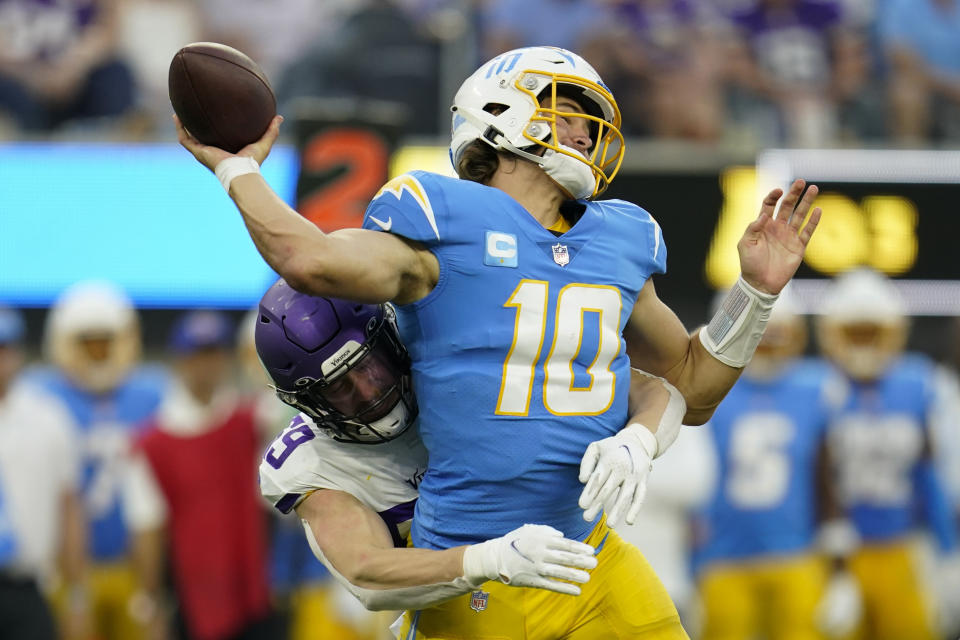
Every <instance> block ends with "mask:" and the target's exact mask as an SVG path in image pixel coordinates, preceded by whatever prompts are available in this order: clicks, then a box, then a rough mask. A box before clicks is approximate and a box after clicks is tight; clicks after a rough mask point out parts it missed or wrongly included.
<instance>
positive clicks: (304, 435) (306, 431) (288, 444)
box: [264, 424, 317, 469]
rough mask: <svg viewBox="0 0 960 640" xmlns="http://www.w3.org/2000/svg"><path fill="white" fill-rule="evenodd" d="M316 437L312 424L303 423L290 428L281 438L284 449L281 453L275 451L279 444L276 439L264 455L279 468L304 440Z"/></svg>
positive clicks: (307, 440)
mask: <svg viewBox="0 0 960 640" xmlns="http://www.w3.org/2000/svg"><path fill="white" fill-rule="evenodd" d="M315 437H317V434H315V433H314V432H313V430H312V429H310V425H308V424H301V425H300V426H299V427H297V428H296V429H290V430H289V431H287V432H286V433H284V434H283V437H281V438H280V444H282V445H283V449H282V450H281V451H280V454H279V455H277V454H276V453H275V452H274V449H275V448H276V446H277V442H276V441H274V443H273V444H272V445H270V448H269V449H267V455H265V456H264V459H265V460H266V461H267V462H269V463H270V466H271V467H273V468H274V469H279V468H280V467H281V466H282V465H283V462H284V461H285V460H286V459H287V458H289V457H290V454H291V453H293V450H294V449H296V448H297V447H299V446H300V445H301V444H303V443H304V442H309V441H310V440H313V439H314V438H315Z"/></svg>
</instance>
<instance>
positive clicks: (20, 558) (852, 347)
mask: <svg viewBox="0 0 960 640" xmlns="http://www.w3.org/2000/svg"><path fill="white" fill-rule="evenodd" d="M278 34H282V37H278ZM547 34H548V35H547ZM200 40H211V41H217V42H223V43H227V44H230V45H232V46H235V47H237V48H240V49H241V50H243V51H245V52H247V53H248V54H249V55H251V57H253V58H254V59H256V60H257V61H258V62H259V63H260V64H261V66H262V67H263V69H264V70H265V71H266V73H267V75H268V76H269V77H270V78H271V79H272V81H273V86H274V89H275V91H276V93H277V97H278V102H279V105H280V106H279V110H280V112H281V113H285V110H288V109H289V110H294V109H295V105H296V103H297V100H298V99H301V98H310V97H319V98H350V99H356V98H360V99H370V100H396V99H397V97H398V96H402V99H403V102H404V104H405V106H406V107H407V108H408V110H409V113H411V114H413V115H412V116H411V119H410V120H409V121H408V122H407V131H408V132H409V133H411V134H413V135H418V136H426V137H433V138H437V139H440V138H443V137H444V136H446V135H447V132H446V130H445V129H444V128H443V126H442V125H441V124H440V123H441V122H443V121H444V120H445V118H446V111H445V110H446V105H447V103H448V102H449V96H447V95H445V93H444V92H445V91H446V85H445V83H444V80H443V79H444V74H445V73H446V72H447V71H446V70H449V69H451V68H452V69H454V70H457V73H455V74H454V75H457V76H459V70H460V69H463V68H466V69H472V68H474V67H475V66H476V64H478V63H479V61H481V60H486V59H488V58H489V57H490V56H491V55H495V54H497V53H500V52H502V51H504V50H507V49H510V48H513V47H520V46H528V45H535V44H551V45H556V46H561V47H567V48H569V49H571V50H575V51H578V52H580V53H582V54H583V55H584V57H586V58H587V59H588V60H591V61H592V62H593V63H594V65H595V66H596V68H597V70H598V72H599V73H600V75H601V76H602V77H604V78H605V79H606V81H607V83H608V84H609V85H610V87H611V89H612V91H613V93H614V94H615V95H617V96H618V100H619V104H620V107H621V109H622V110H623V112H624V122H625V128H624V133H625V135H627V136H631V137H635V138H654V139H658V140H680V141H687V142H693V143H697V144H705V145H712V144H735V145H741V146H743V147H746V148H750V149H759V148H762V147H766V146H776V145H787V146H802V147H823V146H874V145H891V144H893V145H903V146H909V147H912V146H923V147H930V146H943V147H951V146H956V145H957V144H958V143H960V0H460V1H455V0H276V1H275V2H271V3H264V2H262V1H261V0H123V1H121V0H74V1H67V0H53V1H48V0H0V42H3V43H5V44H6V46H4V47H3V48H2V50H0V140H5V139H38V138H39V139H43V138H53V139H56V138H58V137H63V136H68V137H69V136H78V137H84V136H107V137H111V138H116V139H121V140H130V141H139V140H154V139H166V138H169V137H170V135H171V133H170V125H169V101H168V99H167V93H166V92H167V88H166V66H167V64H168V63H169V60H170V57H171V55H172V53H173V52H175V51H176V49H178V48H179V47H180V46H182V45H183V44H184V43H187V42H191V41H200ZM371 42H376V43H377V45H376V46H371V45H370V43H371ZM458 56H459V58H461V59H456V58H457V57H458ZM463 58H466V59H463ZM0 215H2V214H0ZM2 303H3V301H2V300H0V624H3V623H2V621H4V620H14V619H16V620H19V622H18V624H22V625H23V626H21V627H14V626H13V623H12V622H11V623H10V626H6V627H0V637H11V638H53V637H62V638H66V639H68V640H93V639H94V638H96V639H98V640H101V639H102V640H114V639H116V640H128V639H132V640H136V639H139V638H145V639H147V638H149V639H150V640H168V639H173V638H184V639H188V638H189V639H197V640H233V639H236V640H255V639H258V638H291V639H293V640H310V639H327V638H329V639H343V640H382V639H383V638H386V637H391V636H387V635H385V633H386V631H385V629H386V627H387V625H389V623H390V622H392V619H390V616H389V615H387V614H381V613H376V614H375V613H371V612H368V611H367V610H366V609H364V607H363V606H362V605H361V604H360V603H359V602H358V601H357V600H356V599H355V598H353V596H351V595H350V594H349V593H347V592H346V591H345V590H344V589H343V588H342V587H341V586H340V585H339V584H338V583H337V582H335V581H334V580H333V579H331V576H330V574H329V572H328V571H327V570H326V569H325V568H324V567H323V565H322V564H321V563H320V562H318V561H317V560H316V559H315V558H314V556H313V553H312V552H311V549H310V547H309V546H308V544H307V541H306V539H305V537H304V535H303V529H302V527H301V525H300V523H299V522H298V519H297V517H296V516H294V515H286V516H282V515H281V514H279V513H278V512H277V511H276V510H274V509H272V507H271V505H270V504H268V503H267V502H265V501H264V500H263V498H262V496H261V495H260V490H259V489H258V487H257V485H256V482H255V480H256V469H257V466H258V465H259V463H260V460H261V458H262V457H263V455H264V452H265V451H266V450H267V449H268V447H269V445H270V442H271V441H272V440H273V439H274V438H275V437H276V436H277V434H278V433H279V432H280V431H281V430H282V429H283V427H285V426H286V425H287V423H288V422H289V420H290V418H291V417H292V415H293V413H292V412H291V410H290V408H289V407H287V406H286V405H284V404H282V403H281V402H279V400H277V399H276V397H275V394H274V392H273V391H272V390H271V389H270V388H269V386H268V382H269V381H268V379H267V378H266V377H265V373H264V371H263V368H262V366H261V364H260V362H259V360H258V359H257V356H256V352H255V350H254V348H253V333H254V329H253V327H254V323H255V321H256V313H255V312H249V313H247V314H246V315H243V316H241V314H240V312H223V311H207V310H203V311H196V310H192V311H187V312H185V313H183V314H182V315H178V317H177V318H176V319H175V321H174V322H172V323H171V324H170V326H169V327H164V329H165V330H166V331H164V332H162V335H161V332H160V331H159V330H157V331H156V332H155V333H153V334H145V333H144V326H145V325H144V324H143V323H142V322H141V313H142V311H141V310H138V309H136V308H135V307H134V305H133V304H132V302H131V301H130V299H129V298H128V296H127V295H126V293H125V292H124V291H123V290H121V289H120V288H119V287H118V286H116V285H115V284H112V283H109V282H81V283H77V284H76V285H74V286H73V287H71V288H69V289H67V290H65V291H64V292H62V294H61V296H60V297H59V299H58V300H57V301H56V303H55V304H54V305H53V306H52V307H51V308H50V309H49V311H48V312H47V313H46V317H45V326H44V328H43V331H42V333H43V335H42V339H41V340H39V341H35V343H31V342H30V341H29V340H28V331H27V327H26V326H25V324H24V319H23V315H22V314H21V313H20V312H19V311H18V310H16V309H11V308H7V307H2ZM150 326H151V327H152V328H153V329H158V327H157V325H155V324H154V325H150ZM958 327H960V324H958ZM909 331H910V318H909V317H908V316H907V312H906V310H905V308H904V306H903V303H902V300H901V299H900V298H899V297H898V294H897V292H896V289H895V288H894V287H892V286H891V284H890V281H889V280H888V279H887V278H885V277H884V276H882V275H880V274H878V273H876V272H872V271H868V270H854V271H852V272H848V273H845V274H841V275H840V276H838V277H837V278H836V279H835V280H834V281H833V283H832V286H831V289H830V290H829V295H828V296H826V297H825V299H824V300H823V301H822V304H821V305H819V306H818V307H817V308H809V307H806V308H804V307H803V306H802V305H799V304H798V303H797V301H796V300H794V299H792V298H791V297H789V296H788V295H785V296H784V297H783V298H781V300H780V301H779V302H778V304H777V307H776V308H775V315H774V317H773V318H771V321H770V325H769V326H768V329H767V334H766V336H765V338H764V340H763V342H761V345H760V347H759V349H758V355H757V356H756V357H755V360H754V362H751V364H750V365H749V367H748V369H747V370H746V373H745V374H744V376H743V378H742V379H741V380H740V381H739V382H738V383H737V385H736V386H735V387H734V390H733V391H732V392H731V394H730V396H728V397H727V398H726V399H725V400H724V401H723V403H722V404H721V405H720V408H719V409H718V411H717V414H716V415H715V417H714V419H713V420H712V421H711V422H710V423H708V424H707V425H705V426H703V427H684V428H683V430H682V431H681V434H680V436H679V438H678V441H677V444H676V445H675V446H674V448H673V450H672V451H670V452H669V453H668V454H667V455H665V456H664V457H663V458H662V459H659V460H658V461H657V462H656V464H655V465H654V470H653V472H652V475H651V482H650V487H649V494H648V496H647V498H646V503H645V504H644V507H643V510H642V511H641V515H640V517H639V522H638V524H636V525H632V526H630V525H622V526H620V527H618V530H619V531H620V533H621V534H622V535H623V537H624V538H625V539H627V540H628V541H631V542H633V543H634V544H636V545H637V546H638V547H639V548H640V549H641V550H642V551H643V552H644V553H645V555H646V556H647V558H648V559H649V561H650V563H651V564H652V565H653V567H654V569H655V570H656V573H657V574H658V575H659V576H660V578H661V579H662V581H663V582H664V584H665V586H666V587H667V589H668V591H669V592H670V595H671V596H672V598H673V599H674V601H675V603H676V605H677V607H678V609H679V611H680V614H681V617H682V619H683V622H684V625H685V628H686V629H687V631H688V633H689V634H690V636H691V637H692V638H695V639H696V638H704V639H705V640H710V639H727V638H729V639H733V638H743V639H747V638H755V637H764V638H770V639H771V640H773V639H775V638H794V637H795V638H811V639H812V638H857V639H858V640H861V639H862V640H870V639H873V638H876V639H889V640H898V639H906V638H909V639H911V640H912V639H920V638H954V637H956V634H957V633H960V547H958V537H960V382H958V373H957V372H958V370H960V331H958V334H957V344H956V349H955V353H956V358H955V360H954V361H950V360H949V358H948V350H944V353H943V354H940V355H942V356H943V357H944V358H945V360H944V361H943V362H939V363H934V362H933V361H932V360H931V359H930V358H929V357H928V356H925V355H921V354H919V353H912V352H910V351H908V350H907V349H906V344H907V341H908V335H909ZM33 333H34V334H35V335H34V336H33V337H35V338H36V337H39V336H38V335H36V333H37V332H33ZM38 345H39V347H40V348H37V347H38ZM145 345H147V347H148V348H147V349H145V347H144V346H145ZM878 425H879V426H880V428H882V429H883V437H882V438H878V437H876V435H875V433H876V431H875V430H874V431H871V429H875V428H877V426H878ZM8 634H9V635H8Z"/></svg>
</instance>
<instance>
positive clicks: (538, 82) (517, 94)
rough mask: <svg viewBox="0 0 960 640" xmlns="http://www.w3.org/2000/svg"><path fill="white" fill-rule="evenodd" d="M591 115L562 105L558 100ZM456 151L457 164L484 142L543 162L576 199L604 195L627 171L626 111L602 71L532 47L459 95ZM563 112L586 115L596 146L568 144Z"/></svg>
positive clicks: (487, 68)
mask: <svg viewBox="0 0 960 640" xmlns="http://www.w3.org/2000/svg"><path fill="white" fill-rule="evenodd" d="M562 96H565V97H568V98H571V99H573V100H575V101H576V102H577V104H579V105H580V106H581V108H582V109H583V110H584V112H585V113H579V112H570V111H564V110H561V109H559V108H557V100H558V98H560V97H562ZM452 111H453V125H452V140H451V144H450V157H451V160H452V161H453V164H454V166H457V164H458V162H459V161H460V158H461V156H462V154H463V151H464V149H466V148H467V147H468V146H469V145H470V144H471V143H472V142H474V141H476V140H482V141H483V142H484V143H485V144H487V145H489V146H491V147H493V148H494V149H497V150H502V151H507V152H509V153H512V154H514V155H517V156H520V157H521V158H524V159H526V160H529V161H531V162H534V163H535V164H537V165H539V166H540V167H541V168H542V169H543V170H544V171H545V172H546V173H547V175H549V176H550V177H551V178H552V179H553V180H554V181H555V182H556V183H557V184H558V185H559V186H560V187H561V188H562V189H563V191H564V192H565V194H566V195H567V196H569V197H572V198H574V199H580V198H592V197H595V196H597V195H599V194H600V193H601V192H603V191H604V189H606V188H607V186H608V185H609V184H610V182H611V181H612V180H613V178H614V176H615V175H616V174H617V172H618V171H619V169H620V164H621V162H622V160H623V152H624V144H623V136H622V135H621V134H620V122H621V119H620V111H619V109H618V107H617V104H616V101H615V100H614V98H613V95H612V94H611V93H610V91H609V90H608V89H607V88H606V87H605V86H604V85H603V81H602V80H601V79H600V77H599V76H598V75H597V73H596V71H594V69H593V68H592V67H591V66H590V65H589V64H588V63H587V62H586V61H585V60H583V58H581V57H580V56H578V55H576V54H574V53H572V52H570V51H565V50H563V49H558V48H555V47H527V48H525V49H516V50H514V51H509V52H506V53H504V54H502V55H500V56H497V57H496V58H494V59H493V60H491V61H489V62H488V63H486V64H484V65H483V66H482V67H480V69H478V70H477V71H476V72H475V73H474V74H473V75H472V76H470V77H469V78H467V80H466V81H464V83H463V85H462V86H461V87H460V90H459V91H458V92H457V95H456V97H455V98H454V104H453V107H452ZM558 118H565V119H571V120H572V119H574V118H583V119H584V120H586V121H587V123H588V128H589V130H590V132H591V140H592V141H593V146H592V147H591V149H590V150H589V152H588V153H587V154H586V155H584V154H581V153H580V152H579V151H577V150H576V149H573V148H571V147H567V146H565V145H562V144H560V136H559V134H558V131H557V121H558Z"/></svg>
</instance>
